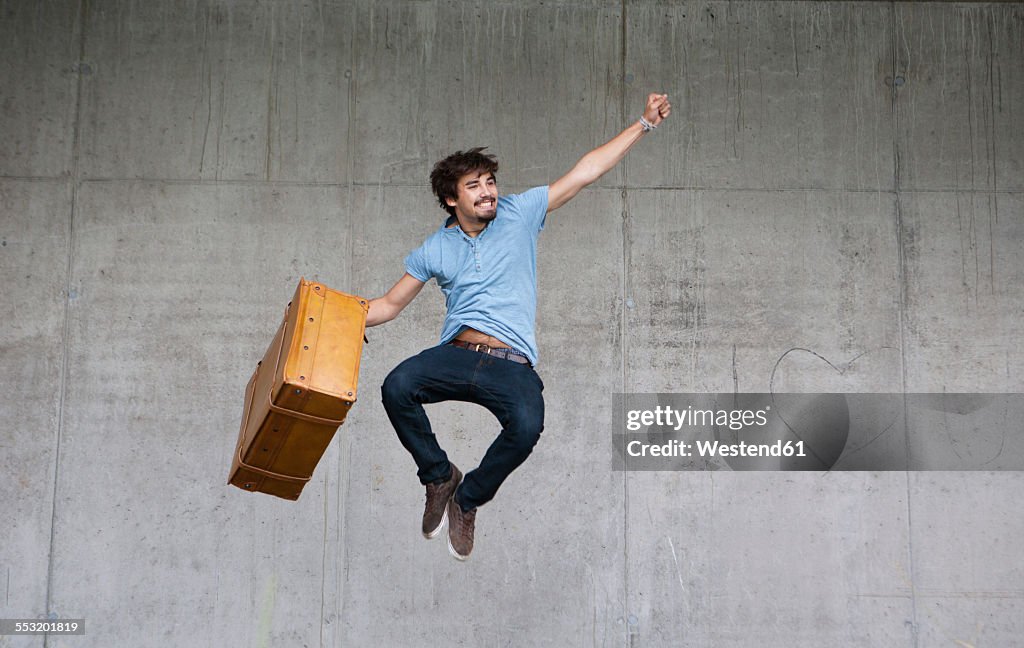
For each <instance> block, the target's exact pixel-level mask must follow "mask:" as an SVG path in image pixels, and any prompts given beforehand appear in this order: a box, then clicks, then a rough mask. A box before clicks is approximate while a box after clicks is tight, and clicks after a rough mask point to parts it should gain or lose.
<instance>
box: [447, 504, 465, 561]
mask: <svg viewBox="0 0 1024 648" xmlns="http://www.w3.org/2000/svg"><path fill="white" fill-rule="evenodd" d="M447 512H448V511H445V513H447ZM448 553H450V554H451V555H452V558H455V560H460V561H462V562H466V561H467V560H469V556H463V555H462V554H460V553H459V552H457V551H455V547H453V546H452V539H451V536H449V537H448Z"/></svg>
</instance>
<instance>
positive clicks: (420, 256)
mask: <svg viewBox="0 0 1024 648" xmlns="http://www.w3.org/2000/svg"><path fill="white" fill-rule="evenodd" d="M424 245H426V244H425V243H424ZM405 271H406V272H408V273H409V274H411V275H412V276H413V277H415V278H416V279H419V280H420V281H422V282H423V283H426V282H428V281H430V279H431V278H432V277H433V276H434V275H433V273H432V272H430V268H429V266H428V265H427V255H426V254H425V253H424V250H423V246H422V245H421V246H420V247H418V248H416V249H415V250H413V251H412V252H410V253H409V256H407V257H405Z"/></svg>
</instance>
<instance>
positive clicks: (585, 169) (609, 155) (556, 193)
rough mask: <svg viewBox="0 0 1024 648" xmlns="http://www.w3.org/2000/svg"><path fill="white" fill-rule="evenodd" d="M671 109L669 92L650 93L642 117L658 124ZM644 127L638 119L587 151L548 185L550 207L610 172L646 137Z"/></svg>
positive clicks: (561, 202)
mask: <svg viewBox="0 0 1024 648" xmlns="http://www.w3.org/2000/svg"><path fill="white" fill-rule="evenodd" d="M671 112H672V104H670V103H669V102H668V95H664V94H650V95H648V96H647V106H646V108H644V114H643V118H644V119H646V120H647V121H648V123H650V124H651V125H652V126H657V125H658V124H660V123H661V122H662V121H664V120H665V118H667V117H668V116H669V113H671ZM644 133H645V130H644V127H643V126H642V125H641V123H640V121H639V120H637V121H636V122H634V123H633V124H631V125H630V126H629V127H627V128H626V130H624V131H622V132H621V133H619V134H618V135H616V136H615V137H613V138H612V139H611V140H609V141H608V142H606V143H605V144H602V145H601V146H599V147H597V148H596V149H594V150H593V151H591V152H590V153H587V154H586V155H584V156H583V157H582V158H580V161H579V162H577V163H576V166H574V167H573V168H572V170H570V171H569V173H566V174H565V175H564V176H562V177H561V178H559V179H558V180H556V181H555V182H554V183H552V184H551V186H550V187H548V211H554V210H555V209H558V208H559V207H561V206H562V205H564V204H565V203H567V202H569V201H570V200H571V199H572V198H573V197H574V196H575V195H576V194H578V193H579V192H580V189H582V188H583V187H586V186H587V185H589V184H590V183H592V182H594V181H596V180H597V179H598V178H600V177H601V176H603V175H604V174H606V173H608V171H610V170H611V168H612V167H614V166H615V165H616V164H618V163H619V162H620V161H621V160H622V158H624V157H625V156H626V152H627V151H629V149H630V148H632V146H633V145H634V144H636V143H637V141H639V140H640V138H641V137H643V135H644Z"/></svg>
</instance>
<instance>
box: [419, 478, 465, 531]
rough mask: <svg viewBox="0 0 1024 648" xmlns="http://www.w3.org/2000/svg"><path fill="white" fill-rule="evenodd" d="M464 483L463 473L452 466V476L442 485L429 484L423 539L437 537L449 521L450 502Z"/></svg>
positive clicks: (424, 513)
mask: <svg viewBox="0 0 1024 648" xmlns="http://www.w3.org/2000/svg"><path fill="white" fill-rule="evenodd" d="M460 482H462V473H461V472H459V469H458V468H456V467H455V464H452V476H451V477H449V478H448V481H446V482H441V483H440V484H427V505H426V507H424V509H423V537H424V538H427V539H428V540H429V539H430V538H434V537H437V534H438V533H441V529H442V528H444V523H445V520H447V519H448V500H450V499H451V498H452V493H454V492H455V489H456V488H457V487H458V485H459V483H460Z"/></svg>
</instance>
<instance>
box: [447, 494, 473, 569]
mask: <svg viewBox="0 0 1024 648" xmlns="http://www.w3.org/2000/svg"><path fill="white" fill-rule="evenodd" d="M475 526H476V509H475V508H474V509H470V510H468V511H465V512H463V510H462V507H461V506H459V503H458V502H456V501H455V498H454V497H453V498H451V499H450V500H448V552H449V553H450V554H451V555H453V556H455V558H457V559H458V560H469V554H470V552H471V551H473V529H474V527H475Z"/></svg>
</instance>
